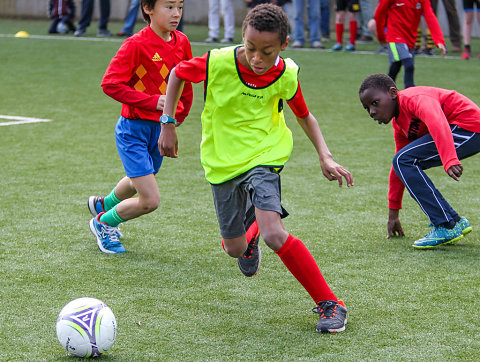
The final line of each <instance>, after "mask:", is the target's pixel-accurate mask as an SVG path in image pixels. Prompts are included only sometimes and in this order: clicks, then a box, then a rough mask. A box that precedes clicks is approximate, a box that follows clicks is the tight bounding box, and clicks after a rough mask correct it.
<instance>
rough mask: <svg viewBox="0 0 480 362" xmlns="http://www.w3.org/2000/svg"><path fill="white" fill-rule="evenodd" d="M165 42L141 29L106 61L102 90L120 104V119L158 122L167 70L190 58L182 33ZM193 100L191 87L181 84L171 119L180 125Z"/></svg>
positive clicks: (188, 47)
mask: <svg viewBox="0 0 480 362" xmlns="http://www.w3.org/2000/svg"><path fill="white" fill-rule="evenodd" d="M171 34H172V39H171V40H170V41H168V42H167V41H165V40H163V39H162V38H160V37H159V36H158V35H157V34H155V32H154V31H153V30H152V29H151V28H150V26H147V27H145V28H144V29H142V30H141V31H139V32H138V33H137V34H135V35H133V36H131V37H129V38H127V39H126V40H125V41H124V42H123V44H122V46H121V47H120V49H119V50H118V52H117V54H116V55H115V56H114V57H113V59H112V61H111V62H110V64H109V66H108V68H107V70H106V72H105V75H104V77H103V80H102V88H103V91H104V92H105V93H106V94H107V95H109V96H110V97H112V98H113V99H115V100H117V101H119V102H121V103H122V112H121V114H122V116H123V117H125V118H129V119H146V120H151V121H155V122H158V121H159V118H160V116H161V115H162V111H157V103H158V99H159V97H160V95H164V94H165V93H166V91H167V81H168V76H169V74H170V70H171V69H172V68H173V67H174V66H175V65H177V64H178V63H180V62H181V61H182V60H188V59H191V58H192V50H191V47H190V42H189V41H188V38H187V36H186V35H185V34H183V33H181V32H179V31H174V32H172V33H171ZM192 100H193V90H192V85H191V83H189V82H186V83H185V86H184V88H183V93H182V96H181V98H180V101H179V102H178V107H177V113H176V115H175V118H176V119H177V121H179V122H183V120H184V119H185V117H186V116H187V115H188V112H189V111H190V107H191V106H192Z"/></svg>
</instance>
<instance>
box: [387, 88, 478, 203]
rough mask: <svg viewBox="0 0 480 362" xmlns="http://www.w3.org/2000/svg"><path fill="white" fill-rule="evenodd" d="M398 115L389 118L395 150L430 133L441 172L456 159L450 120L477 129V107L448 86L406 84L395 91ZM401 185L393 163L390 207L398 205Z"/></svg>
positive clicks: (389, 198) (455, 161)
mask: <svg viewBox="0 0 480 362" xmlns="http://www.w3.org/2000/svg"><path fill="white" fill-rule="evenodd" d="M398 106H399V115H398V117H397V118H393V120H392V126H393V136H394V139H395V153H397V152H398V151H400V150H401V149H402V148H403V147H405V146H406V145H407V144H409V143H410V142H412V141H413V140H416V139H417V138H419V137H422V136H424V135H426V134H427V133H430V134H431V135H432V138H433V140H434V141H435V146H436V147H437V149H438V153H439V154H440V159H441V160H442V164H443V168H444V169H445V172H446V171H447V170H448V169H449V168H450V167H451V166H453V165H460V164H461V163H460V161H459V159H458V157H457V152H456V151H455V145H454V144H453V136H452V131H451V129H450V124H455V125H457V126H459V127H461V128H463V129H466V130H467V131H471V132H480V107H478V106H477V105H476V104H475V103H474V102H473V101H471V100H470V99H469V98H467V97H465V96H464V95H462V94H460V93H458V92H456V91H454V90H448V89H442V88H434V87H410V88H407V89H404V90H402V91H399V92H398ZM404 190H405V186H404V185H403V183H402V181H401V180H400V179H399V178H398V176H397V174H396V173H395V171H393V167H392V169H391V170H390V182H389V191H388V201H389V208H390V209H401V208H402V197H403V192H404Z"/></svg>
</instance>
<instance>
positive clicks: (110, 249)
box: [89, 212, 125, 254]
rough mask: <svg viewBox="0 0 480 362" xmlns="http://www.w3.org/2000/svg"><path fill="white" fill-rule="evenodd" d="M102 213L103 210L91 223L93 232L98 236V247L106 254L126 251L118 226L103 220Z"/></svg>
mask: <svg viewBox="0 0 480 362" xmlns="http://www.w3.org/2000/svg"><path fill="white" fill-rule="evenodd" d="M102 214H103V212H102V213H100V214H98V215H97V216H96V217H94V218H93V219H92V220H90V223H89V225H90V230H91V232H92V233H93V235H95V237H96V238H97V245H98V248H99V249H100V251H101V252H102V253H106V254H117V253H124V252H125V248H124V247H123V245H122V243H121V242H120V239H119V238H118V232H117V228H115V227H111V226H110V225H108V224H107V223H104V222H101V221H100V216H102Z"/></svg>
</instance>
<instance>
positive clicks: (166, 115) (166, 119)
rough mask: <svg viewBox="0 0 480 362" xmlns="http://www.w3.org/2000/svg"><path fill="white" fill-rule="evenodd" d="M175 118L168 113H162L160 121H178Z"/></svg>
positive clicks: (163, 122) (166, 122) (165, 122)
mask: <svg viewBox="0 0 480 362" xmlns="http://www.w3.org/2000/svg"><path fill="white" fill-rule="evenodd" d="M176 122H177V121H175V118H172V117H170V116H169V115H168V114H162V115H161V116H160V123H161V124H169V123H176Z"/></svg>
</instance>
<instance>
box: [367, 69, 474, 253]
mask: <svg viewBox="0 0 480 362" xmlns="http://www.w3.org/2000/svg"><path fill="white" fill-rule="evenodd" d="M359 96H360V101H361V102H362V105H363V107H364V108H365V109H366V110H367V112H368V114H369V115H370V117H372V118H373V119H374V120H375V121H377V122H378V123H379V124H388V123H389V122H390V121H392V125H393V134H394V139H395V157H394V158H393V167H392V169H391V171H390V181H389V192H388V201H389V216H388V225H387V228H388V236H387V238H390V237H391V236H395V235H400V236H404V235H405V234H404V232H403V229H402V226H401V223H400V219H399V211H400V209H401V208H402V197H403V192H404V190H405V188H407V190H408V192H409V193H410V195H411V196H412V197H413V199H414V200H415V201H416V202H417V203H418V205H419V206H420V208H421V209H422V210H423V212H425V214H426V215H427V216H428V218H429V219H430V222H431V224H432V226H433V229H432V231H430V232H429V233H428V234H427V235H426V236H425V237H423V238H421V239H419V240H417V241H415V242H414V244H413V247H414V248H417V249H426V248H433V247H437V246H439V245H444V244H449V243H453V242H455V241H457V240H460V239H461V238H463V236H464V235H466V234H468V233H469V232H470V231H472V227H471V225H470V222H469V221H468V220H467V219H466V218H465V217H460V216H459V215H458V213H457V212H456V211H455V210H454V209H453V208H452V207H451V206H450V204H449V203H448V202H447V201H446V200H445V199H444V198H443V196H442V194H441V193H440V191H438V190H437V189H436V188H435V186H434V185H433V183H432V181H431V180H430V178H429V177H428V176H427V175H426V174H425V172H424V170H426V169H429V168H431V167H436V166H441V165H443V168H444V170H445V172H446V173H447V174H448V176H450V177H451V178H453V179H454V180H455V181H458V180H459V178H460V176H462V172H463V166H462V164H461V162H460V160H461V159H464V158H467V157H470V156H473V155H474V154H476V153H478V152H480V134H479V132H480V108H479V107H478V106H477V105H476V104H475V103H474V102H472V101H471V100H470V99H469V98H467V97H465V96H464V95H462V94H460V93H458V92H456V91H454V90H447V89H442V88H435V87H422V86H419V87H411V88H408V89H405V90H403V91H399V90H397V86H396V85H395V82H394V81H393V80H392V79H391V78H390V77H389V76H387V75H385V74H373V75H371V76H369V77H367V78H366V79H365V80H364V81H363V83H362V85H361V86H360V90H359Z"/></svg>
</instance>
